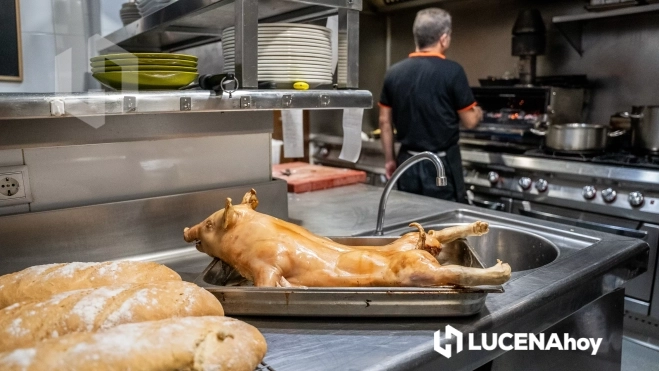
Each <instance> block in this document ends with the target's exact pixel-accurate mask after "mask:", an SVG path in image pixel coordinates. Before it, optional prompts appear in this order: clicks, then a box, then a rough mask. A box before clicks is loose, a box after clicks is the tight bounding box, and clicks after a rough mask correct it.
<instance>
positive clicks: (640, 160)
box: [592, 152, 659, 169]
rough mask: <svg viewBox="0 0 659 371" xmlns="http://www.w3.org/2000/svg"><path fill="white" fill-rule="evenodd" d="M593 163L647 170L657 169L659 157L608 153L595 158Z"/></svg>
mask: <svg viewBox="0 0 659 371" xmlns="http://www.w3.org/2000/svg"><path fill="white" fill-rule="evenodd" d="M592 162H594V163H603V164H610V165H623V166H632V167H643V168H649V169H659V156H654V155H644V156H637V155H633V154H631V153H626V152H620V153H608V154H605V155H602V156H597V157H594V158H593V159H592Z"/></svg>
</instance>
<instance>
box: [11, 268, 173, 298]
mask: <svg viewBox="0 0 659 371" xmlns="http://www.w3.org/2000/svg"><path fill="white" fill-rule="evenodd" d="M172 280H176V281H180V280H181V276H179V275H178V274H177V273H176V272H174V271H173V270H171V269H169V268H167V267H165V266H164V265H161V264H157V263H153V262H133V261H116V262H103V263H65V264H46V265H36V266H33V267H30V268H26V269H23V270H22V271H19V272H16V273H10V274H6V275H4V276H0V309H1V308H4V307H8V306H10V305H12V304H15V303H19V302H25V301H42V300H45V299H47V298H49V297H51V296H53V295H55V294H58V293H62V292H65V291H71V290H81V289H90V288H96V287H101V286H110V285H119V284H127V283H148V282H162V281H172Z"/></svg>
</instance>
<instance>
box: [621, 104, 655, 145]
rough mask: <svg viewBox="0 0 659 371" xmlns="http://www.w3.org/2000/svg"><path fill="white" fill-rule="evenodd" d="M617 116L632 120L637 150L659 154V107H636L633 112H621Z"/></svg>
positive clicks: (633, 138) (633, 136)
mask: <svg viewBox="0 0 659 371" xmlns="http://www.w3.org/2000/svg"><path fill="white" fill-rule="evenodd" d="M615 116H618V117H625V118H629V119H631V127H632V130H633V131H632V144H633V146H634V148H635V149H639V150H642V151H644V152H650V153H653V154H656V153H659V106H634V107H632V111H631V112H619V113H617V114H616V115H615Z"/></svg>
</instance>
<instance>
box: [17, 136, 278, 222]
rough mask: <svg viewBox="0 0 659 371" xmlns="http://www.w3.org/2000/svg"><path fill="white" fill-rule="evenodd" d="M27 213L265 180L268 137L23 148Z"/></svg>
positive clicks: (266, 174)
mask: <svg viewBox="0 0 659 371" xmlns="http://www.w3.org/2000/svg"><path fill="white" fill-rule="evenodd" d="M25 164H26V165H27V166H28V169H29V172H30V185H31V188H32V195H33V198H34V201H33V202H32V204H31V210H32V211H42V210H52V209H58V208H65V207H74V206H82V205H91V204H97V203H105V202H114V201H122V200H130V199H139V198H145V197H155V196H163V195H168V194H176V193H183V192H193V191H200V190H206V189H213V188H217V187H226V186H233V185H236V184H245V183H253V182H263V181H266V180H268V179H270V176H271V173H270V171H271V170H270V134H268V133H261V134H245V135H225V136H213V137H203V138H178V139H169V140H158V141H146V142H124V143H105V144H95V145H81V146H63V147H45V148H30V149H26V150H25Z"/></svg>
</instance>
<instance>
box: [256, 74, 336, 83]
mask: <svg viewBox="0 0 659 371" xmlns="http://www.w3.org/2000/svg"><path fill="white" fill-rule="evenodd" d="M258 78H259V80H299V81H304V80H323V79H326V80H332V75H323V74H316V75H312V74H310V73H305V74H294V73H290V74H286V73H259V77H258Z"/></svg>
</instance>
